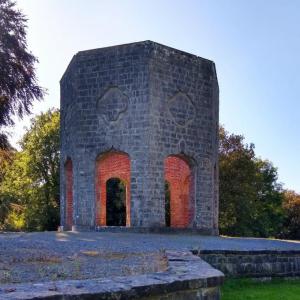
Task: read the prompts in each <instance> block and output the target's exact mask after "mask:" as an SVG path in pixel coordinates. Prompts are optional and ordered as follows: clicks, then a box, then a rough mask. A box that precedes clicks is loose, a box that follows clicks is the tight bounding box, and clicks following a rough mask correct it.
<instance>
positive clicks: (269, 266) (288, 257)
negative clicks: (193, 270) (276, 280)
mask: <svg viewBox="0 0 300 300" xmlns="http://www.w3.org/2000/svg"><path fill="white" fill-rule="evenodd" d="M193 253H194V254H197V255H198V256H200V257H201V258H202V259H204V260H205V261H206V262H208V263H209V264H210V265H212V266H213V267H215V268H216V269H218V270H220V271H222V272H223V273H224V274H225V275H228V276H232V277H295V276H300V251H279V250H278V251H276V250H274V251H272V250H262V251H229V250H219V251H218V250H203V251H200V252H198V251H193Z"/></svg>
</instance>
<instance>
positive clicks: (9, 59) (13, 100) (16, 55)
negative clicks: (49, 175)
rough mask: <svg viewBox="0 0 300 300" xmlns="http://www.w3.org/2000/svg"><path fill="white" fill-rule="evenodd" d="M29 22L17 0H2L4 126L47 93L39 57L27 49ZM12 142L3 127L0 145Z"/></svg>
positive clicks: (0, 106)
mask: <svg viewBox="0 0 300 300" xmlns="http://www.w3.org/2000/svg"><path fill="white" fill-rule="evenodd" d="M26 22H27V20H26V18H25V16H24V15H23V14H22V13H21V12H20V11H19V10H17V9H16V7H15V2H14V1H11V0H0V128H1V127H3V126H7V125H13V124H14V121H13V118H12V117H13V116H14V115H17V116H19V117H23V115H25V114H29V113H30V111H31V106H32V102H33V101H34V100H35V99H37V100H40V99H42V97H43V94H44V90H43V89H42V88H41V87H40V86H39V85H38V84H37V79H36V75H35V68H34V65H35V63H36V62H37V58H36V57H35V56H34V55H32V53H30V52H29V51H28V49H27V41H26ZM8 146H9V143H8V139H7V134H6V133H5V132H4V131H3V130H2V131H1V132H0V148H7V147H8Z"/></svg>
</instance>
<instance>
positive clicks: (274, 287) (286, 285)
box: [221, 279, 300, 300]
mask: <svg viewBox="0 0 300 300" xmlns="http://www.w3.org/2000/svg"><path fill="white" fill-rule="evenodd" d="M221 293H222V300H300V279H295V280H285V279H273V280H271V281H264V282H263V281H257V280H253V279H228V280H225V283H224V285H223V287H222V289H221Z"/></svg>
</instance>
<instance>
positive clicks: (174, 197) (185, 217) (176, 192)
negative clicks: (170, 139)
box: [164, 156, 192, 228]
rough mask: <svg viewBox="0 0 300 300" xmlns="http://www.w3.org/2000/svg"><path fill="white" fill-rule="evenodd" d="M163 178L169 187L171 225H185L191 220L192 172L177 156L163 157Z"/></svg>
mask: <svg viewBox="0 0 300 300" xmlns="http://www.w3.org/2000/svg"><path fill="white" fill-rule="evenodd" d="M164 167H165V180H166V181H167V182H168V183H169V187H170V214H171V227H181V228H182V227H187V226H188V225H189V223H190V220H191V214H192V207H191V183H192V173H191V168H190V166H189V165H188V164H187V162H186V161H185V160H183V159H181V158H180V157H177V156H169V157H167V158H166V159H165V163H164Z"/></svg>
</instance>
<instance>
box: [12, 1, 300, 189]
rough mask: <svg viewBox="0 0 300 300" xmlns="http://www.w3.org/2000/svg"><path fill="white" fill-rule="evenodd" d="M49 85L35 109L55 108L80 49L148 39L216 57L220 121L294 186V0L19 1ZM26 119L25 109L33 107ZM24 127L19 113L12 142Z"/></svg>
mask: <svg viewBox="0 0 300 300" xmlns="http://www.w3.org/2000/svg"><path fill="white" fill-rule="evenodd" d="M17 5H18V7H19V8H20V9H21V10H22V11H23V13H24V14H25V15H26V16H27V18H28V37H27V38H28V48H29V49H30V50H31V51H32V52H33V54H34V55H36V56H37V57H38V59H39V64H38V65H37V66H36V72H37V77H38V78H39V83H40V84H41V85H42V86H43V87H45V88H47V90H48V94H47V95H46V96H45V99H44V101H42V102H40V103H35V104H34V107H33V113H34V114H37V113H40V112H41V111H45V110H47V109H48V108H51V107H59V99H60V94H59V80H60V78H61V77H62V75H63V73H64V71H65V69H66V67H67V65H68V63H69V62H70V60H71V58H72V56H73V55H74V54H76V53H77V52H78V51H80V50H87V49H92V48H100V47H105V46H112V45H118V44H123V43H129V42H136V41H143V40H152V41H155V42H159V43H162V44H165V45H168V46H171V47H174V48H177V49H180V50H184V51H187V52H190V53H193V54H196V55H198V56H201V57H204V58H207V59H210V60H213V61H214V62H215V63H216V67H217V74H218V80H219V86H220V123H221V124H223V125H224V126H225V128H226V130H227V131H229V132H232V133H235V134H242V135H244V136H245V141H246V142H247V143H254V144H255V149H256V154H257V156H259V157H261V158H262V159H268V160H270V161H272V162H273V164H274V165H275V166H276V167H277V168H278V173H279V182H282V183H284V188H288V189H293V190H295V191H297V192H300V134H299V128H300V126H299V119H300V71H299V69H300V55H299V54H300V1H298V0H289V1H286V0H264V1H261V0H251V1H247V0H195V1H194V0H184V1H183V0H180V1H179V0H178V1H177V0H17ZM31 117H32V115H31ZM28 126H29V118H25V119H24V120H17V124H16V126H15V128H13V129H12V130H11V133H12V137H11V140H12V143H14V144H16V142H17V140H18V139H20V138H21V136H22V134H23V133H24V128H25V127H28Z"/></svg>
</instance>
